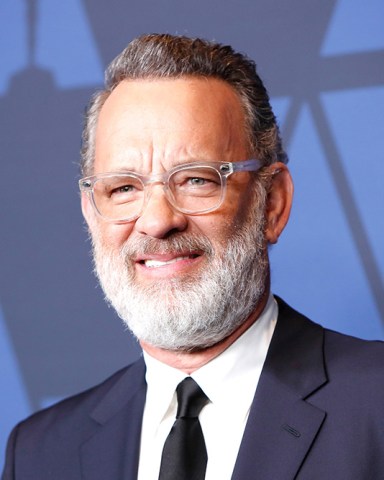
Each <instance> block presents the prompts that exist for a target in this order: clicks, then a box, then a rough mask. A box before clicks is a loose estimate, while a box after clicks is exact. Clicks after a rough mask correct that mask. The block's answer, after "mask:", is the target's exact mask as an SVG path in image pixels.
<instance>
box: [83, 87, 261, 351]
mask: <svg viewBox="0 0 384 480" xmlns="http://www.w3.org/2000/svg"><path fill="white" fill-rule="evenodd" d="M245 131H246V129H245V124H244V114H243V111H242V108H241V104H240V101H239V99H238V97H237V95H236V94H235V92H234V91H233V90H232V88H231V87H230V86H228V85H227V84H225V83H224V82H221V81H219V80H215V79H202V78H183V79H172V80H170V79H166V80H153V81H150V80H145V81H143V80H140V81H139V80H138V81H125V82H122V83H121V84H120V85H119V86H118V87H117V88H116V89H115V90H114V91H113V92H112V94H111V95H110V97H109V98H108V99H107V101H106V103H105V104H104V106H103V108H102V110H101V112H100V116H99V121H98V126H97V133H96V146H95V147H96V155H95V164H94V173H95V174H99V173H105V172H118V171H124V170H130V171H135V172H138V173H142V174H161V173H163V172H165V171H167V170H169V169H170V168H172V167H174V166H176V165H179V164H183V163H191V162H204V161H207V162H212V161H230V162H236V161H240V160H245V159H247V158H249V152H248V148H247V147H248V144H247V139H246V134H245ZM150 189H151V192H150V197H149V200H148V203H147V204H146V207H145V210H144V211H143V213H142V215H141V216H140V217H139V218H138V219H137V220H136V221H133V222H129V223H125V224H116V223H108V222H105V221H103V220H102V219H100V218H97V217H96V216H95V215H94V213H93V211H92V209H91V208H90V204H89V200H88V199H87V197H83V211H84V214H85V216H86V218H87V221H88V224H89V226H90V230H91V233H92V237H93V242H94V246H95V257H96V258H95V260H96V268H97V270H98V274H99V277H100V280H101V283H102V285H103V288H104V290H105V292H106V295H107V296H108V297H109V300H110V301H111V303H112V304H113V305H114V306H115V308H116V309H117V311H118V313H119V314H120V315H121V316H122V317H123V319H124V320H125V321H126V322H127V323H128V325H129V326H130V328H131V329H132V330H133V331H134V333H135V334H136V335H137V336H138V337H139V338H140V339H143V340H144V341H147V342H148V341H149V342H152V343H153V344H157V345H158V346H161V347H163V348H170V349H177V348H195V347H197V344H198V343H197V342H200V344H199V345H200V346H202V345H201V342H202V341H203V340H202V339H201V337H205V338H210V335H209V332H207V330H206V329H205V331H204V332H203V335H202V332H200V333H199V338H200V340H197V339H195V340H193V341H190V342H188V340H186V339H185V338H183V339H179V340H177V339H172V341H171V340H164V339H162V340H158V341H157V340H156V339H155V338H152V337H151V338H149V337H148V335H149V333H144V332H143V331H142V330H140V325H141V324H142V323H143V322H145V321H146V318H148V317H150V316H151V312H150V311H147V312H146V313H145V318H143V316H140V315H139V312H140V311H142V310H143V308H146V305H149V304H152V306H149V307H148V309H152V310H154V311H153V312H152V314H153V320H152V323H153V324H152V325H149V326H148V328H147V329H146V330H149V331H151V332H153V331H154V330H156V327H157V326H158V325H160V324H161V321H163V322H166V321H167V320H166V319H167V318H170V317H172V315H173V317H172V320H171V323H172V324H173V325H169V326H168V327H169V330H170V331H171V332H175V331H177V325H176V324H181V323H183V320H185V318H186V317H188V319H187V321H186V323H185V322H184V326H183V327H180V328H182V329H183V332H184V333H183V334H181V333H180V335H181V336H183V335H184V337H185V336H186V333H188V330H191V329H192V330H195V331H197V330H198V329H202V328H203V326H202V325H201V324H199V325H194V326H191V325H188V322H189V323H190V322H192V321H194V320H193V317H196V316H197V315H198V316H199V318H200V319H202V317H203V316H204V315H203V310H204V305H200V306H199V307H198V309H197V310H196V309H195V310H193V311H192V310H191V312H190V314H189V315H188V314H187V312H185V311H183V310H186V309H188V308H189V307H190V305H189V304H190V303H191V302H194V303H196V302H199V298H200V297H202V296H203V294H204V292H203V291H202V290H204V291H205V292H206V291H208V290H209V293H208V295H209V297H214V298H213V299H212V300H210V301H209V304H210V305H209V307H208V305H206V310H208V309H209V310H210V311H207V312H205V313H206V315H205V316H206V317H207V318H205V317H204V318H203V320H201V321H202V322H203V323H204V322H205V323H206V322H210V317H212V316H215V313H214V312H212V310H213V309H214V307H213V306H212V305H211V303H212V301H214V303H216V304H219V305H217V313H216V317H217V318H216V320H215V322H216V324H220V322H221V319H220V317H223V316H224V315H225V314H226V313H225V312H227V311H228V305H229V304H231V302H233V300H235V299H233V298H223V293H224V297H225V295H226V296H227V297H228V296H232V295H234V294H236V295H243V294H246V295H248V293H245V292H242V290H244V288H246V286H244V285H243V286H239V285H237V290H240V291H237V290H234V286H233V285H229V284H231V282H232V283H233V282H235V283H237V284H239V282H240V281H241V280H240V279H238V278H234V277H237V273H238V274H239V276H240V274H241V276H244V275H245V274H246V273H245V270H256V277H257V278H256V279H255V278H254V277H252V279H251V278H247V279H245V282H246V283H247V282H248V280H252V282H253V283H255V282H257V281H258V283H259V285H258V286H257V285H254V287H253V286H252V285H251V288H254V289H255V290H256V291H257V292H256V294H255V295H254V296H253V297H255V298H253V297H252V299H251V300H250V304H249V305H247V306H246V307H245V310H244V309H243V310H244V311H242V312H239V311H236V312H232V313H228V315H229V316H237V317H239V316H244V315H248V314H249V313H250V312H249V310H250V308H251V307H252V308H254V307H255V302H257V301H259V300H260V296H261V295H262V293H264V286H265V282H266V272H267V261H266V253H265V241H264V235H263V234H264V224H263V218H264V212H263V211H260V209H259V211H257V212H255V210H258V209H257V206H258V199H257V198H255V195H254V186H253V182H252V181H251V176H250V174H249V173H247V172H242V173H236V174H234V175H232V176H231V177H230V178H229V180H228V186H227V193H226V197H225V200H224V202H223V204H222V206H221V207H220V208H219V209H218V210H216V211H214V212H211V213H208V214H205V215H196V216H191V215H185V214H182V213H180V212H177V211H176V210H175V209H173V207H172V206H171V205H170V204H169V203H168V201H167V199H166V197H165V195H164V192H163V186H162V185H161V184H155V185H153V186H151V187H150ZM245 237H246V238H245ZM238 244H241V247H244V248H243V250H242V251H241V252H238ZM228 250H229V251H228ZM229 257H235V258H229ZM237 257H239V258H237ZM240 257H241V258H240ZM229 263H230V264H231V266H230V267H229ZM237 264H238V267H237ZM250 266H251V268H249V267H250ZM258 267H259V269H260V271H259V270H258ZM237 271H238V272H237ZM247 275H248V273H247ZM222 277H223V278H222ZM220 278H221V280H220ZM204 282H207V283H204ZM212 282H213V283H212ZM220 282H221V283H220ZM208 283H210V286H208ZM248 283H249V282H248ZM199 288H200V290H199ZM248 288H249V287H248ZM218 289H220V291H218ZM132 291H133V292H134V293H133V297H130V298H129V299H128V296H129V295H131V293H132ZM194 291H195V292H198V294H197V297H199V298H195V299H193V300H192V298H193V292H194ZM225 291H227V293H225ZM248 296H249V295H248ZM115 297H118V299H116V298H115ZM138 297H140V298H138ZM208 300H209V299H205V300H203V301H204V302H205V303H206V304H207V302H208ZM135 302H139V306H138V307H137V308H134V307H132V305H133V304H134V303H135ZM151 302H152V303H151ZM122 303H123V304H124V303H127V304H130V305H127V306H126V307H125V306H124V307H122V306H121V304H122ZM200 303H201V302H200ZM131 307H132V308H133V310H134V311H133V310H132V308H131ZM173 307H174V308H173ZM161 308H163V317H164V318H163V320H157V319H158V318H159V310H160V309H161ZM191 308H192V309H193V308H195V307H193V306H192V307H191ZM196 308H197V307H196ZM126 316H128V317H132V316H134V317H137V316H140V320H137V318H136V320H135V319H134V320H133V321H132V322H131V319H129V318H128V319H127V318H124V317H126ZM244 320H245V319H244V318H237V319H232V320H231V319H230V321H229V323H230V325H227V326H226V327H225V332H224V331H221V332H220V333H218V332H217V331H215V333H214V334H212V336H211V337H212V338H210V340H206V341H207V342H208V343H211V344H212V343H214V342H217V341H219V340H220V339H221V338H218V337H220V336H221V337H222V338H223V335H224V336H225V335H228V334H229V333H231V331H233V329H234V328H235V327H236V326H238V324H239V322H240V323H241V322H243V321H244ZM223 321H224V320H223ZM231 322H232V323H231ZM132 325H136V326H132ZM163 328H166V327H164V326H161V327H160V330H161V329H163ZM217 329H218V325H216V330H217ZM160 333H161V332H160ZM160 333H159V335H160ZM176 335H179V334H177V333H176ZM180 335H179V336H180ZM143 336H144V337H146V338H143ZM147 337H148V338H147ZM168 337H169V335H168Z"/></svg>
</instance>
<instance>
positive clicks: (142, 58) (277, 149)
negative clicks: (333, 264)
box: [81, 34, 288, 175]
mask: <svg viewBox="0 0 384 480" xmlns="http://www.w3.org/2000/svg"><path fill="white" fill-rule="evenodd" d="M188 76H189V77H191V76H195V77H206V78H216V79H221V80H223V81H224V82H227V83H228V84H229V85H231V86H232V88H233V89H234V90H235V92H236V93H237V94H238V96H239V99H240V101H241V104H242V106H243V109H244V115H245V119H246V125H247V130H248V131H247V132H246V133H247V134H248V138H249V146H250V150H251V151H252V155H255V156H257V157H258V158H259V159H261V160H262V161H263V163H264V165H270V164H272V163H274V162H278V161H279V162H283V163H287V161H288V158H287V155H286V153H285V152H284V150H283V147H282V142H281V138H280V133H279V128H278V125H277V123H276V118H275V115H274V114H273V111H272V108H271V105H270V102H269V96H268V93H267V91H266V89H265V87H264V85H263V82H262V81H261V79H260V77H259V76H258V74H257V72H256V65H255V63H254V62H253V61H252V60H250V59H249V58H247V57H246V56H245V55H243V54H240V53H237V52H235V51H234V50H233V48H232V47H230V46H228V45H221V44H219V43H213V42H208V41H206V40H202V39H199V38H196V39H193V38H188V37H185V36H173V35H169V34H150V35H142V36H140V37H138V38H136V39H134V40H133V41H132V42H131V43H129V44H128V46H127V47H126V48H125V50H123V51H122V52H121V53H120V54H119V55H118V56H117V57H116V58H115V59H114V60H113V61H112V62H111V64H110V65H109V67H108V68H107V70H106V74H105V90H102V91H99V92H97V93H96V94H95V95H94V96H93V97H92V99H91V101H90V104H89V107H88V109H87V113H86V119H85V124H84V130H83V143H82V150H81V171H82V174H83V175H91V174H92V171H93V163H94V155H95V135H96V133H95V132H96V125H97V120H98V116H99V113H100V110H101V108H102V106H103V105H104V102H105V101H106V100H107V98H108V97H109V95H110V94H111V92H112V91H113V90H114V89H115V88H116V86H117V85H118V84H119V83H120V82H122V81H123V80H138V79H156V78H159V79H160V78H161V79H164V78H181V77H188Z"/></svg>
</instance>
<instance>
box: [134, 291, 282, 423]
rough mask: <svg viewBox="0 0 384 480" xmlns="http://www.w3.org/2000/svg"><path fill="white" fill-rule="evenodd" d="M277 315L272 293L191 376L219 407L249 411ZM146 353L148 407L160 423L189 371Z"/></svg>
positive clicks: (172, 410) (169, 409) (172, 403)
mask: <svg viewBox="0 0 384 480" xmlns="http://www.w3.org/2000/svg"><path fill="white" fill-rule="evenodd" d="M277 315H278V306H277V303H276V301H275V299H274V298H273V297H272V295H271V296H270V297H269V299H268V302H267V304H266V306H265V308H264V310H263V312H262V314H261V315H260V316H259V318H258V319H257V321H256V322H254V323H253V324H252V325H251V326H250V327H249V328H248V329H247V330H246V331H245V332H244V333H243V334H242V335H241V336H240V337H239V338H238V339H237V340H236V341H235V342H234V343H233V344H232V345H230V346H229V347H228V348H227V349H226V350H225V351H224V352H222V353H221V354H220V355H218V356H217V357H215V358H214V359H213V360H211V361H210V362H208V363H207V364H206V365H204V366H203V367H201V368H199V369H198V370H196V371H195V372H194V373H193V374H192V375H191V376H192V378H194V380H196V382H197V383H198V384H199V385H200V387H201V388H202V389H203V390H204V392H205V394H206V395H207V396H208V398H209V399H210V400H211V402H212V403H214V404H215V405H216V406H217V407H218V408H223V409H225V408H227V407H228V405H233V404H236V411H237V412H238V413H239V415H241V416H244V415H247V414H248V411H249V407H250V405H251V403H252V399H253V396H254V393H255V389H256V386H257V382H258V379H259V377H260V374H261V370H262V367H263V364H264V361H265V358H266V355H267V351H268V348H269V344H270V341H271V338H272V335H273V331H274V328H275V325H276V321H277ZM143 355H144V360H145V363H146V366H147V373H146V381H147V384H148V391H147V402H146V408H147V407H149V408H150V409H151V418H152V420H154V421H155V419H157V421H158V422H157V423H160V422H161V421H162V419H164V418H165V417H166V416H168V415H174V409H175V404H176V397H175V395H174V393H175V390H176V387H177V385H178V384H179V383H180V382H181V381H182V380H183V379H184V378H185V377H186V374H185V373H184V372H182V371H180V370H177V369H175V368H172V367H170V366H169V365H166V364H165V363H162V362H160V361H159V360H157V359H155V358H154V357H151V356H150V355H149V354H147V353H146V352H143ZM234 402H235V403H234Z"/></svg>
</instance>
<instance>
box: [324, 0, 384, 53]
mask: <svg viewBox="0 0 384 480" xmlns="http://www.w3.org/2000/svg"><path fill="white" fill-rule="evenodd" d="M383 48H384V1H383V0H338V1H337V2H336V4H335V10H334V13H333V16H332V19H331V21H330V22H329V26H328V31H327V33H326V35H325V38H324V42H323V45H322V48H321V54H322V55H324V56H328V55H339V54H343V53H354V52H363V51H367V50H368V51H369V50H379V49H383Z"/></svg>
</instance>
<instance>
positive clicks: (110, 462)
mask: <svg viewBox="0 0 384 480" xmlns="http://www.w3.org/2000/svg"><path fill="white" fill-rule="evenodd" d="M144 375H145V365H144V362H143V361H142V360H141V359H140V360H139V361H137V362H136V363H134V364H132V365H131V366H129V367H127V368H126V369H124V370H121V371H120V372H118V373H116V374H115V375H114V376H113V377H111V378H110V379H108V380H107V381H106V382H104V383H103V384H101V385H99V386H97V387H95V388H93V389H91V390H89V391H87V392H85V393H82V394H80V395H77V396H75V397H72V398H70V399H67V400H64V401H63V402H61V403H59V404H58V405H56V406H53V407H51V408H49V409H47V410H44V411H42V412H39V413H37V414H35V415H33V416H32V417H30V418H29V419H27V420H26V421H24V422H22V423H21V424H19V425H18V426H17V427H16V428H15V429H14V431H13V432H12V434H11V437H10V439H9V442H8V449H7V458H6V466H5V470H4V473H3V477H2V478H3V480H11V479H12V480H13V479H16V480H80V479H82V480H120V479H122V480H123V479H124V480H134V479H136V477H137V466H138V456H139V445H140V431H141V420H142V414H143V407H144V402H145V395H146V384H145V378H144ZM232 479H233V480H293V479H299V480H303V479H305V480H376V479H377V480H379V479H384V344H383V343H382V342H367V341H363V340H358V339H355V338H352V337H348V336H346V335H341V334H338V333H335V332H332V331H330V330H326V329H323V328H322V327H320V326H319V325H317V324H314V323H312V322H311V321H310V320H308V319H306V318H305V317H303V316H302V315H300V314H298V313H297V312H295V311H294V310H292V309H291V308H290V307H288V306H287V305H286V304H285V303H283V302H282V301H279V319H278V322H277V327H276V330H275V333H274V335H273V339H272V342H271V345H270V348H269V351H268V355H267V359H266V362H265V365H264V368H263V372H262V375H261V377H260V381H259V385H258V387H257V391H256V394H255V398H254V401H253V404H252V408H251V412H250V415H249V419H248V422H247V426H246V429H245V432H244V437H243V440H242V443H241V447H240V451H239V454H238V458H237V461H236V465H235V469H234V472H233V476H232ZM218 480H221V479H218Z"/></svg>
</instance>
